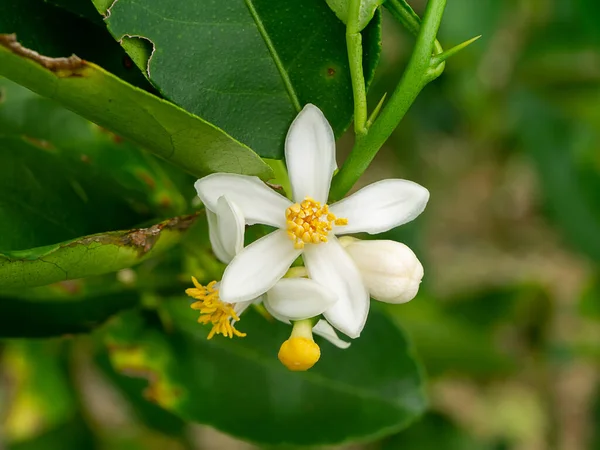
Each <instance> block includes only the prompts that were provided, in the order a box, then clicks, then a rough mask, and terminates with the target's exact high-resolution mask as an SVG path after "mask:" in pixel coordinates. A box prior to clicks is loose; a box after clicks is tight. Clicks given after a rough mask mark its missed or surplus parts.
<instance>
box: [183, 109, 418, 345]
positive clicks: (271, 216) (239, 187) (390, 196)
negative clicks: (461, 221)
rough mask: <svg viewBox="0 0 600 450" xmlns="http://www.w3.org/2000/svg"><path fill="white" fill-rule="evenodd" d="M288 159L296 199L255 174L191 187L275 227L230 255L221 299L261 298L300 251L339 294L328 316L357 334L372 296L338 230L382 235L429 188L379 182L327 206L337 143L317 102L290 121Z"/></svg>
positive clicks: (409, 216)
mask: <svg viewBox="0 0 600 450" xmlns="http://www.w3.org/2000/svg"><path fill="white" fill-rule="evenodd" d="M285 157H286V163H287V168H288V171H289V177H290V182H291V185H292V191H293V198H294V200H295V201H296V203H295V204H294V203H292V202H291V201H290V200H288V199H287V198H285V197H283V196H282V195H279V194H278V193H276V192H275V191H273V190H272V189H270V188H269V187H268V186H266V185H265V184H264V183H263V182H262V181H260V180H259V179H258V178H257V177H249V176H245V175H235V174H224V173H217V174H212V175H209V176H207V177H204V178H202V179H200V180H198V181H197V182H196V184H195V187H196V190H197V192H198V196H199V197H200V199H201V200H202V202H203V203H204V204H205V205H206V207H207V208H208V209H210V210H211V211H213V212H214V211H216V209H217V203H218V199H219V198H220V197H221V196H223V195H224V196H226V197H227V199H228V200H230V201H231V202H233V203H235V204H236V205H237V206H238V207H239V208H240V210H241V212H242V214H243V216H244V218H245V220H246V223H248V224H255V223H261V224H265V225H270V226H273V227H277V228H278V230H276V231H274V232H272V233H271V234H269V235H267V236H265V237H263V238H261V239H259V240H257V241H256V242H253V243H252V244H250V245H249V246H248V247H246V248H244V249H243V250H242V251H241V252H239V253H238V254H237V255H236V256H235V258H234V259H233V260H232V261H231V263H230V264H229V265H228V266H227V269H226V270H225V273H224V275H223V280H222V283H221V296H222V298H223V299H224V300H225V301H228V302H231V303H235V302H242V301H247V300H251V299H253V298H256V297H258V296H259V295H261V294H263V293H264V292H266V291H268V290H269V289H270V288H272V287H273V286H274V285H275V283H276V282H277V281H278V280H279V279H281V278H282V277H283V276H284V274H285V273H286V272H287V270H288V268H289V267H290V265H291V264H292V263H293V262H294V260H295V259H296V258H298V256H300V255H301V254H302V255H303V259H304V264H305V266H306V268H307V270H308V273H309V276H310V278H311V279H313V280H315V281H316V282H318V283H319V284H321V285H323V286H325V287H327V288H329V289H330V290H331V291H332V292H334V293H335V294H336V296H337V298H338V301H337V302H335V303H334V304H333V305H332V306H330V307H329V308H328V309H327V310H326V311H325V312H324V313H323V314H324V316H325V318H326V319H327V320H328V321H329V323H331V324H332V325H333V326H334V327H336V328H337V329H338V330H340V331H342V332H344V333H345V334H347V335H348V336H350V337H352V338H356V337H358V336H359V335H360V332H361V330H362V328H363V326H364V324H365V321H366V318H367V314H368V310H369V293H368V291H367V289H366V287H365V285H364V283H363V281H362V279H361V276H360V272H359V270H358V268H357V267H356V264H355V263H354V261H353V260H352V258H350V256H349V255H348V253H347V252H346V251H345V250H344V248H343V247H342V246H341V245H340V243H339V242H338V240H337V238H336V237H335V235H339V234H348V233H358V232H366V233H370V234H374V233H381V232H383V231H387V230H389V229H391V228H394V227H397V226H398V225H402V224H404V223H406V222H409V221H411V220H413V219H414V218H415V217H417V216H418V215H419V214H420V213H421V212H422V211H423V209H424V208H425V205H426V204H427V200H428V199H429V192H428V191H427V189H425V188H424V187H422V186H420V185H418V184H416V183H413V182H411V181H406V180H383V181H379V182H377V183H373V184H371V185H369V186H367V187H365V188H363V189H361V190H359V191H358V192H356V193H355V194H353V195H351V196H349V197H347V198H345V199H343V200H341V201H340V202H337V203H335V204H333V205H331V206H330V207H328V206H327V205H326V204H325V203H326V202H327V197H328V194H329V187H330V184H331V179H332V177H333V172H334V170H335V168H336V163H335V140H334V136H333V132H332V130H331V127H330V126H329V123H328V122H327V119H326V118H325V116H324V115H323V113H322V112H321V111H320V110H319V109H318V108H317V107H316V106H314V105H306V107H305V108H304V109H303V110H302V111H301V112H300V114H298V116H297V117H296V119H295V120H294V122H293V123H292V125H291V127H290V129H289V132H288V135H287V138H286V142H285ZM344 223H347V224H346V225H342V224H344ZM299 227H303V228H304V229H302V228H299Z"/></svg>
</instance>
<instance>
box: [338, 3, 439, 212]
mask: <svg viewBox="0 0 600 450" xmlns="http://www.w3.org/2000/svg"><path fill="white" fill-rule="evenodd" d="M445 6H446V0H429V2H428V3H427V8H426V9H425V14H424V16H423V22H422V24H421V28H420V29H419V34H418V35H417V42H416V44H415V48H414V50H413V53H412V55H411V57H410V60H409V62H408V66H407V67H406V70H405V71H404V74H403V75H402V78H401V79H400V83H398V86H396V89H395V90H394V92H393V93H392V96H391V97H390V99H389V101H388V103H387V104H386V106H385V107H384V108H383V110H382V111H381V113H380V114H379V118H378V119H377V120H376V121H375V122H374V123H373V125H372V126H371V128H370V129H369V131H368V134H366V135H365V136H363V137H362V139H357V140H356V142H355V144H354V147H353V149H352V151H351V152H350V155H349V157H348V159H347V160H346V161H345V162H344V165H343V166H342V168H341V169H340V171H339V172H338V174H337V175H336V176H335V178H334V179H333V182H332V186H331V192H330V197H331V198H330V201H336V200H339V199H340V198H342V197H343V196H344V195H346V193H347V192H348V191H349V190H350V189H351V188H352V186H353V185H354V183H356V181H357V180H358V179H359V178H360V176H361V175H362V174H363V173H364V171H365V170H366V169H367V167H368V166H369V164H370V163H371V161H372V160H373V158H374V157H375V155H376V154H377V151H378V150H379V149H380V148H381V146H382V145H383V144H384V142H385V141H386V140H387V139H388V138H389V137H390V135H391V134H392V132H393V131H394V129H395V128H396V126H397V125H398V123H399V122H400V120H402V118H403V117H404V115H405V114H406V112H407V111H408V109H409V108H410V106H411V105H412V104H413V102H414V101H415V99H416V98H417V95H418V94H419V93H420V92H421V90H422V89H423V88H424V87H425V85H426V84H427V83H428V82H429V81H431V76H429V75H428V70H429V69H430V67H431V55H432V53H433V48H434V45H435V41H436V35H437V31H438V29H439V27H440V22H441V20H442V14H443V13H444V8H445Z"/></svg>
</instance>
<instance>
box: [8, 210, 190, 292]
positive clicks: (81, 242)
mask: <svg viewBox="0 0 600 450" xmlns="http://www.w3.org/2000/svg"><path fill="white" fill-rule="evenodd" d="M196 217H197V216H196V215H191V216H182V217H175V218H173V219H169V220H165V221H164V222H160V223H158V224H156V225H153V226H151V227H149V228H138V229H134V230H129V231H114V232H108V233H101V234H95V235H92V236H86V237H83V238H78V239H74V240H71V241H67V242H62V243H60V244H54V245H49V246H45V247H38V248H32V249H29V250H20V251H13V252H4V253H3V254H0V288H16V287H28V286H42V285H44V284H49V283H54V282H57V281H62V280H69V279H75V278H82V277H87V276H91V275H100V274H104V273H109V272H115V271H117V270H120V269H124V268H126V267H131V266H133V265H135V264H138V263H140V262H142V261H144V260H145V259H147V258H149V257H150V256H153V255H155V254H157V253H159V252H162V251H163V250H165V249H167V248H169V247H170V246H171V245H173V244H174V243H175V242H177V241H178V240H179V238H180V237H181V235H182V233H183V232H185V231H186V230H187V229H188V228H189V227H190V226H191V225H192V224H193V223H194V222H195V220H196Z"/></svg>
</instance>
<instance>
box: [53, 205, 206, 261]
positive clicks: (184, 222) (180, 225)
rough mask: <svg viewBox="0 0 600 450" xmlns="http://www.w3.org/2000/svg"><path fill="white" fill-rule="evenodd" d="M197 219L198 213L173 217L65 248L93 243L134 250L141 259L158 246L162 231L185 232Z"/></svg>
mask: <svg viewBox="0 0 600 450" xmlns="http://www.w3.org/2000/svg"><path fill="white" fill-rule="evenodd" d="M197 218H198V213H196V214H191V215H187V216H179V217H173V218H172V219H168V220H165V221H163V222H160V223H157V224H156V225H152V226H151V227H149V228H136V229H134V230H130V231H126V232H123V231H118V232H109V233H104V234H97V235H94V236H88V237H85V238H82V239H79V240H76V241H73V242H71V243H69V244H66V245H65V247H69V246H76V245H90V244H92V243H98V244H104V245H118V246H125V247H131V248H133V249H134V250H136V251H137V252H138V254H139V256H140V257H141V256H144V255H145V254H146V253H148V252H149V251H150V250H152V248H153V247H154V244H156V242H157V241H158V239H159V238H160V233H161V232H162V231H164V230H172V231H182V232H183V231H185V230H187V229H188V228H189V227H191V226H192V224H193V223H194V222H195V221H196V219H197Z"/></svg>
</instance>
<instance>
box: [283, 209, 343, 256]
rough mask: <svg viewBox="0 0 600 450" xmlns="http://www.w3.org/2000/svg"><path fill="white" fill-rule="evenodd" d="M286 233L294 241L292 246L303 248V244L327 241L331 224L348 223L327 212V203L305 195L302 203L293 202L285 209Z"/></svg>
mask: <svg viewBox="0 0 600 450" xmlns="http://www.w3.org/2000/svg"><path fill="white" fill-rule="evenodd" d="M285 219H286V222H287V234H288V236H289V238H290V239H291V240H292V241H294V247H295V248H297V249H301V248H304V244H319V243H321V242H327V235H328V234H329V232H330V231H331V229H332V228H333V225H348V219H343V218H342V219H338V218H337V217H336V216H335V214H333V213H331V212H329V206H328V205H322V206H321V203H320V202H317V201H315V200H313V199H312V198H310V197H306V198H305V199H304V201H303V202H302V203H294V204H293V205H292V206H290V207H289V208H288V209H286V210H285Z"/></svg>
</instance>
